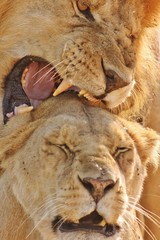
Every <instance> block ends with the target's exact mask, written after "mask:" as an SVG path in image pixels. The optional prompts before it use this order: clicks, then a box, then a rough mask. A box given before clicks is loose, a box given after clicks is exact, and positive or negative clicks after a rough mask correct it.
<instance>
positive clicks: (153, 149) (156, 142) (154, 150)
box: [121, 119, 160, 168]
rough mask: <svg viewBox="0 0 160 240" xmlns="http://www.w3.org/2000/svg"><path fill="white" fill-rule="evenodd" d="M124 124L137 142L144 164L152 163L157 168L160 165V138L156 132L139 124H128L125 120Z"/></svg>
mask: <svg viewBox="0 0 160 240" xmlns="http://www.w3.org/2000/svg"><path fill="white" fill-rule="evenodd" d="M121 120H122V119H121ZM122 122H123V125H124V126H125V127H126V128H127V132H128V133H129V135H130V136H131V138H132V139H133V141H134V142H135V145H136V148H137V151H138V154H139V156H140V158H141V160H142V162H143V163H145V164H148V163H150V164H152V165H153V166H154V167H155V168H157V167H158V165H159V164H160V155H159V154H160V136H159V135H158V134H157V133H156V132H155V131H154V130H152V129H150V128H144V127H142V126H141V125H140V124H138V123H135V122H128V121H126V120H124V119H123V120H122Z"/></svg>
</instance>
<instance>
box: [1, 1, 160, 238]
mask: <svg viewBox="0 0 160 240" xmlns="http://www.w3.org/2000/svg"><path fill="white" fill-rule="evenodd" d="M79 2H80V3H81V4H82V2H84V3H85V4H86V5H87V6H88V7H89V9H90V11H91V13H92V15H93V16H94V21H91V19H89V20H88V19H87V18H86V16H85V15H84V14H82V13H80V12H79V10H78V8H77V5H76V1H75V0H63V1H60V0H43V1H40V0H35V1H32V0H24V1H21V0H14V1H12V0H1V1H0V99H1V102H2V99H3V96H4V82H5V79H6V76H7V75H8V74H9V72H10V70H11V69H12V67H13V65H14V64H15V63H16V62H17V60H19V59H21V58H22V57H24V56H26V55H35V56H40V57H43V58H45V59H46V60H47V61H49V62H52V63H53V64H54V65H56V67H57V70H58V71H59V73H60V75H61V76H62V77H63V78H64V79H67V80H68V81H70V80H71V81H72V84H74V85H76V86H78V87H79V88H80V89H85V90H86V91H88V92H89V93H91V94H92V95H94V96H100V95H103V94H104V92H105V91H106V88H107V86H108V85H109V82H108V78H107V77H106V76H107V74H106V73H107V72H108V70H112V71H114V73H116V74H117V75H118V76H119V78H120V79H121V80H122V82H120V83H118V84H120V85H119V87H120V88H117V89H116V91H115V92H114V87H115V86H114V84H113V86H112V84H111V86H110V85H109V86H110V89H109V94H108V95H107V97H106V101H105V106H107V107H108V108H110V111H112V112H114V113H116V114H119V115H121V116H123V117H125V118H126V119H135V120H138V121H143V122H144V124H145V125H148V126H151V127H152V128H154V129H156V130H158V131H160V129H159V122H160V114H159V102H160V101H159V96H157V95H158V92H159V79H160V71H159V67H160V64H159V59H160V49H159V41H160V40H159V39H160V33H159V28H160V27H159V24H160V20H159V19H160V17H159V15H160V1H159V0H122V1H120V0H94V1H93V0H92V1H91V0H84V1H81V0H79ZM73 55H74V58H73ZM102 60H103V66H102ZM104 69H105V71H104ZM133 80H135V82H136V84H135V85H134V87H133V85H129V86H130V87H129V88H127V89H125V88H124V87H123V88H122V86H121V84H122V83H123V82H126V83H127V84H130V83H133ZM115 85H116V84H115ZM127 86H128V85H127ZM116 87H117V86H116ZM132 88H133V89H132ZM130 94H131V96H130V97H129V95H130ZM153 105H154V108H153ZM1 112H2V110H1ZM25 121H26V119H25V118H24V117H23V116H19V117H18V120H17V121H14V122H13V123H14V126H13V125H11V124H9V125H8V126H7V127H5V128H4V126H3V116H2V115H0V129H1V131H2V133H0V135H1V136H3V134H4V133H5V132H10V131H11V132H12V131H13V130H12V129H13V128H15V127H16V128H17V132H16V135H14V133H13V142H14V139H15V138H16V136H17V135H19V134H20V132H23V130H24V132H26V131H25V130H26V128H28V131H29V130H30V133H32V130H33V129H32V124H29V126H30V128H29V126H26V125H25V126H24V128H23V127H22V128H21V129H20V127H21V125H23V122H25ZM33 128H34V127H33ZM27 136H28V135H27ZM27 136H26V138H27ZM8 141H9V137H7V133H6V138H5V141H4V143H3V144H4V145H3V148H4V149H5V147H6V146H7V148H8V145H7V144H6V143H7V142H8ZM15 144H16V145H15V149H17V148H21V147H22V146H23V141H20V142H15ZM11 146H12V147H13V145H11ZM13 153H14V150H13V149H11V147H10V148H9V150H7V151H6V153H5V154H7V155H8V154H13ZM3 157H6V155H4V156H3ZM158 174H159V173H158ZM151 176H152V170H151ZM156 179H158V177H156ZM149 180H150V182H151V185H150V186H148V187H147V189H145V191H147V194H152V195H158V193H159V191H160V190H159V188H158V187H157V188H156V189H154V192H153V193H152V192H151V191H152V190H153V188H152V186H153V184H152V179H151V177H150V178H149ZM154 181H155V177H154V180H153V183H154V184H155V182H154ZM158 182H159V179H158ZM147 184H148V183H147ZM155 185H156V186H158V184H155ZM148 189H149V190H148ZM148 191H149V192H148ZM144 200H146V198H145V199H144ZM156 200H158V198H156V199H155V198H153V199H152V202H153V204H151V205H152V206H156V205H158V204H156ZM158 203H159V201H158ZM144 205H145V206H146V207H147V205H148V203H147V204H146V203H144ZM150 210H151V211H153V209H152V207H151V209H150ZM159 211H160V209H158V211H157V209H156V213H157V214H160V212H159ZM149 227H150V226H149ZM154 233H155V230H154ZM155 235H156V236H157V238H160V233H155Z"/></svg>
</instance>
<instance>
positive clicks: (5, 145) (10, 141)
mask: <svg viewBox="0 0 160 240" xmlns="http://www.w3.org/2000/svg"><path fill="white" fill-rule="evenodd" d="M39 123H40V120H39V121H35V122H31V123H28V125H24V126H22V127H21V128H19V129H17V130H15V131H14V132H13V133H11V134H9V135H7V136H5V137H1V138H0V175H1V172H3V171H4V170H5V169H6V168H7V167H8V165H9V164H10V161H8V158H12V156H13V155H14V154H15V153H16V152H17V151H18V150H19V149H20V148H22V147H23V146H24V144H25V142H26V141H27V140H28V138H29V137H30V136H31V134H32V133H33V132H34V130H35V129H36V128H37V126H38V125H39Z"/></svg>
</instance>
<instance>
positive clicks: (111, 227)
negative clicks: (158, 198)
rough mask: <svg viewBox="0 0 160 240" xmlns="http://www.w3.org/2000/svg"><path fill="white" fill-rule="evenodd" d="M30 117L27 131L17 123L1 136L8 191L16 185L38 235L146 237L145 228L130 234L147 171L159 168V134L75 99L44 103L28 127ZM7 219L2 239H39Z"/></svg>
mask: <svg viewBox="0 0 160 240" xmlns="http://www.w3.org/2000/svg"><path fill="white" fill-rule="evenodd" d="M24 118H25V119H26V123H25V124H24V122H23V124H22V126H21V128H20V129H19V125H18V126H17V128H16V122H17V121H20V117H17V118H12V119H11V121H10V122H9V123H8V126H6V132H5V130H4V132H2V135H3V137H2V138H1V140H0V148H1V156H0V157H1V159H2V161H3V167H6V166H7V165H9V166H8V167H6V171H5V173H4V174H3V176H2V182H3V184H4V181H3V178H4V179H5V177H6V179H7V181H6V182H5V184H4V185H3V188H4V186H5V185H6V188H7V189H8V187H7V186H9V189H10V190H9V191H11V192H12V194H13V195H14V198H15V199H16V201H17V202H18V203H19V204H20V205H19V208H21V211H22V212H25V214H27V215H28V216H29V217H28V218H27V219H31V220H33V226H32V228H31V230H32V229H34V227H35V229H36V230H34V231H39V232H40V234H41V236H43V239H44V240H51V239H56V240H62V239H63V240H64V239H65V240H66V239H68V240H75V239H78V240H88V239H89V240H93V239H94V240H95V239H98V240H105V239H108V237H110V238H109V239H127V237H129V236H130V237H129V238H128V239H132V238H131V236H132V237H133V239H141V238H140V236H139V234H138V230H137V229H138V226H136V233H134V231H133V230H132V231H131V230H130V229H133V228H134V225H132V223H133V222H134V221H135V219H136V216H135V213H134V206H135V204H136V203H137V202H138V200H139V198H140V195H141V191H142V186H143V181H144V178H145V176H146V166H147V164H148V163H150V162H152V163H154V164H157V155H158V154H157V149H158V143H159V141H158V136H157V134H156V133H155V132H154V131H152V130H149V129H144V128H142V127H141V126H139V125H138V124H136V123H132V122H130V123H129V122H127V121H124V120H121V119H119V118H118V117H117V116H114V115H112V114H110V113H108V112H107V111H105V110H102V109H100V108H95V107H92V106H87V105H84V103H83V102H81V101H80V100H79V99H78V98H77V97H74V96H68V95H64V96H59V97H58V98H55V99H54V98H52V99H49V100H47V101H46V102H44V103H43V104H42V105H41V106H40V107H39V108H38V109H37V110H36V111H33V112H32V114H31V118H30V119H29V120H28V122H27V115H26V116H25V117H24ZM13 125H14V126H15V130H14V131H13ZM10 126H11V128H12V133H10V134H9V131H10ZM3 159H4V160H3ZM7 191H8V190H7ZM4 192H5V191H4ZM1 199H3V197H1ZM6 201H7V200H6V198H4V205H5V210H4V213H5V212H6V209H7V208H8V205H7V203H6ZM2 205H3V204H2ZM11 205H12V203H11ZM11 208H12V207H11ZM13 208H14V205H13ZM2 211H3V210H2ZM9 211H10V212H11V210H9ZM16 211H17V213H18V210H16ZM8 214H9V215H8V216H10V215H11V213H8ZM1 216H2V217H3V220H2V219H1V220H2V222H4V214H1ZM14 217H15V218H16V215H15V216H14ZM17 217H18V218H19V216H18V215H17ZM6 219H7V221H8V225H9V227H7V233H6V235H5V233H3V231H2V236H8V235H7V234H9V231H11V232H12V231H13V232H14V235H13V237H14V236H16V234H18V231H22V229H23V228H24V229H25V231H24V232H25V234H26V235H25V236H27V235H30V234H32V231H31V230H28V229H27V227H26V226H25V222H22V224H21V225H20V226H17V224H16V221H17V220H14V221H13V220H12V219H10V217H9V218H6ZM25 221H26V220H25ZM135 222H136V221H135ZM4 225H5V226H8V225H7V223H4ZM130 226H131V227H130ZM17 228H18V230H17ZM30 231H31V232H30ZM9 236H10V235H9ZM119 237H121V238H119ZM8 239H9V238H8ZM16 239H17V238H16ZM18 239H19V238H18ZM29 239H35V238H29ZM38 239H39V238H38Z"/></svg>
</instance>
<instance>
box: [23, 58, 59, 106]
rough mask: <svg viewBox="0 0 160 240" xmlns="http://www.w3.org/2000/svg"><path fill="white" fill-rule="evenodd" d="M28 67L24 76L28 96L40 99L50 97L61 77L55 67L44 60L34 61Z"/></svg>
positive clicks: (24, 85) (24, 87)
mask: <svg viewBox="0 0 160 240" xmlns="http://www.w3.org/2000/svg"><path fill="white" fill-rule="evenodd" d="M27 69H28V71H27V72H26V73H24V77H23V78H24V80H25V83H24V84H22V85H23V89H24V91H25V93H26V95H27V96H28V98H30V99H33V100H38V101H41V100H44V99H46V98H48V97H49V96H50V95H51V93H52V92H53V90H54V87H55V84H56V80H58V79H59V77H58V74H57V73H56V70H55V69H54V67H52V66H50V65H47V64H46V63H42V62H32V63H30V64H29V66H28V67H27ZM22 82H23V79H22Z"/></svg>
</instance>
